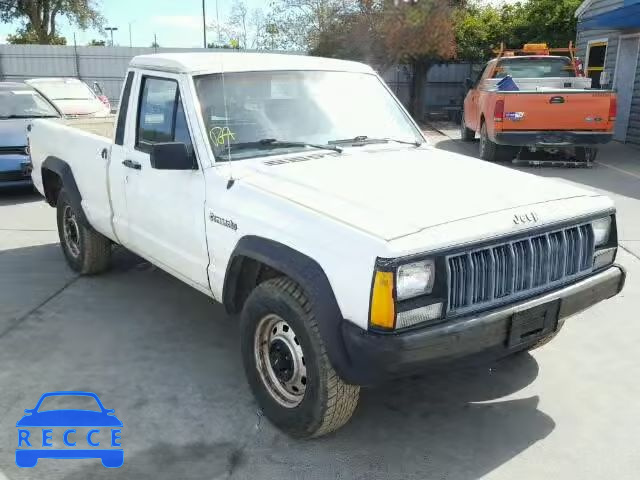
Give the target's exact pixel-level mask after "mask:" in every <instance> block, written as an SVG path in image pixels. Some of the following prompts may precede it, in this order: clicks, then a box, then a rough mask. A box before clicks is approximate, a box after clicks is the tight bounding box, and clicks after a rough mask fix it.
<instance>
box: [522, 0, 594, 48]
mask: <svg viewBox="0 0 640 480" xmlns="http://www.w3.org/2000/svg"><path fill="white" fill-rule="evenodd" d="M581 3H582V0H529V1H528V2H525V3H522V4H518V6H519V8H520V9H521V13H522V16H521V21H520V22H517V23H516V24H515V25H514V26H515V34H516V35H517V36H518V37H520V40H522V43H543V42H544V43H547V44H549V45H551V46H554V47H565V46H566V45H568V44H569V42H570V41H575V38H576V29H577V22H578V19H577V18H576V17H575V15H574V14H575V12H576V9H577V8H578V7H579V6H580V4H581Z"/></svg>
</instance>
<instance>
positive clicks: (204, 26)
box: [202, 0, 207, 48]
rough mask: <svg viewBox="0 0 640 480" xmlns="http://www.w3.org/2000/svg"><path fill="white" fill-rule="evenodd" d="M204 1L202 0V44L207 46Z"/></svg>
mask: <svg viewBox="0 0 640 480" xmlns="http://www.w3.org/2000/svg"><path fill="white" fill-rule="evenodd" d="M204 3H205V0H202V46H203V47H204V48H207V20H206V13H205V6H204Z"/></svg>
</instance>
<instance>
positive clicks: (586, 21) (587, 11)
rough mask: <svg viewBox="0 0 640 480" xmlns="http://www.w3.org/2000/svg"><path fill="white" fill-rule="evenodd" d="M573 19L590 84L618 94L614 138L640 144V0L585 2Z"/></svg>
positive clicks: (579, 52)
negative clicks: (576, 22)
mask: <svg viewBox="0 0 640 480" xmlns="http://www.w3.org/2000/svg"><path fill="white" fill-rule="evenodd" d="M576 17H577V18H578V38H577V47H578V56H579V57H580V58H583V59H584V62H585V68H586V70H587V74H588V75H589V76H590V77H591V78H592V79H593V85H594V86H596V87H598V86H601V87H602V88H615V89H616V90H617V92H618V115H617V121H616V129H615V139H616V140H619V141H621V142H627V143H634V144H638V145H640V0H585V1H584V2H582V4H581V5H580V7H578V10H576Z"/></svg>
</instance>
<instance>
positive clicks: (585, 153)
mask: <svg viewBox="0 0 640 480" xmlns="http://www.w3.org/2000/svg"><path fill="white" fill-rule="evenodd" d="M575 154H576V160H577V161H578V162H589V163H591V162H593V161H595V159H596V156H597V155H598V149H597V148H595V147H576V148H575Z"/></svg>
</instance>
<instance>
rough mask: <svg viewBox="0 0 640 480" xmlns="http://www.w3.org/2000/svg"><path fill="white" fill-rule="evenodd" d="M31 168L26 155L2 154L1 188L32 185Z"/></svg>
mask: <svg viewBox="0 0 640 480" xmlns="http://www.w3.org/2000/svg"><path fill="white" fill-rule="evenodd" d="M31 169H32V167H31V159H30V158H29V157H28V156H26V155H0V188H11V187H26V186H29V185H31V184H32V182H31Z"/></svg>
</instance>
